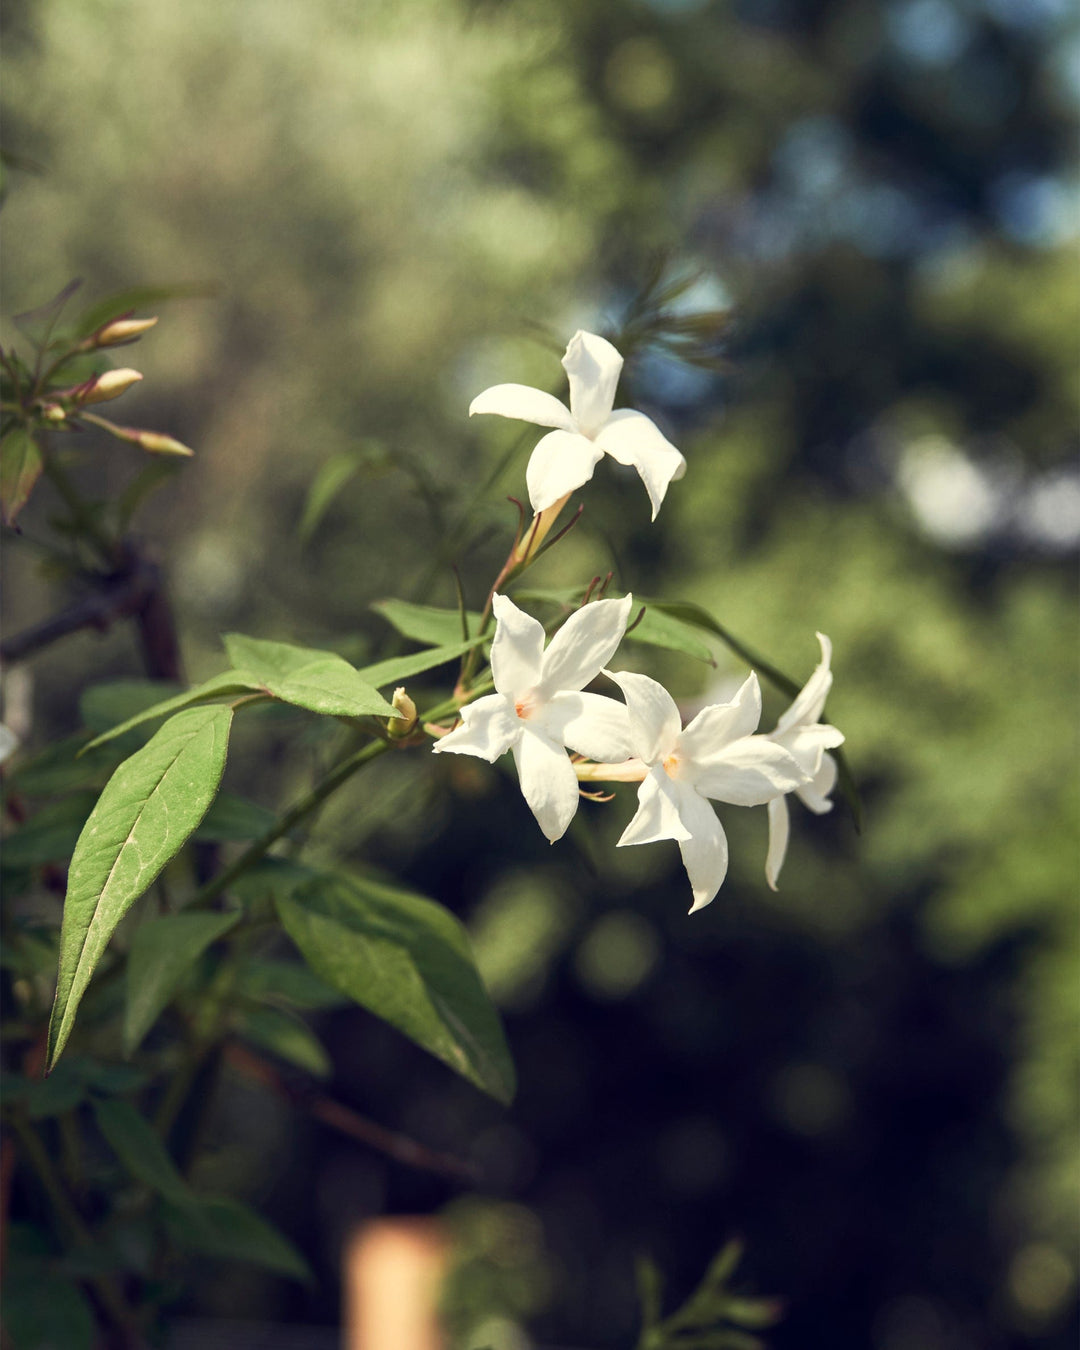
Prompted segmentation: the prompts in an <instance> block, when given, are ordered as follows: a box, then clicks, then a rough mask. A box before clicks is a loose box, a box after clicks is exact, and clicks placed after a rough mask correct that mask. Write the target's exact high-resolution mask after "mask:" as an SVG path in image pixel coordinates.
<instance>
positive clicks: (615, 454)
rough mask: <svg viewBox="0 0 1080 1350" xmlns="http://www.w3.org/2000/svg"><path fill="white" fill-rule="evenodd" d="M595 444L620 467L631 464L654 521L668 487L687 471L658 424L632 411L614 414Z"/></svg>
mask: <svg viewBox="0 0 1080 1350" xmlns="http://www.w3.org/2000/svg"><path fill="white" fill-rule="evenodd" d="M596 443H597V445H599V446H601V447H602V449H603V450H605V451H606V453H607V454H609V455H610V456H611V457H612V458H613V459H617V460H618V461H619V463H620V464H632V465H633V466H634V468H635V469H637V471H638V473H639V475H640V476H641V481H642V482H643V483H644V484H645V488H646V491H647V492H648V494H649V501H650V502H652V518H653V520H655V519H656V513H657V512H658V511H659V510H660V504H661V502H662V501H663V500H664V494H665V493H666V492H667V489H668V484H669V483H670V482H672V480H673V479H676V478H681V477H682V476H683V474H684V473H685V472H686V460H685V459H683V457H682V455H681V454H680V453H679V451H678V450H676V449H675V447H674V446H673V445H672V444H671V442H670V441H669V440H668V439H667V437H666V436H665V435H664V434H663V432H662V431H661V430H660V428H659V427H658V426H657V425H656V423H655V422H652V421H650V420H649V418H647V417H646V416H645V414H644V413H639V412H634V411H632V409H630V408H620V410H619V411H618V412H613V413H612V414H611V416H610V417H609V418H608V420H607V421H606V422H605V423H604V425H603V426H602V427H601V428H600V430H599V432H598V433H597V436H596Z"/></svg>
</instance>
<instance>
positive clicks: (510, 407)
mask: <svg viewBox="0 0 1080 1350" xmlns="http://www.w3.org/2000/svg"><path fill="white" fill-rule="evenodd" d="M477 413H494V414H495V415H496V416H497V417H515V418H517V419H518V421H520V422H532V423H533V424H534V425H536V426H538V427H561V428H562V429H563V430H564V431H570V430H572V428H573V425H574V419H573V418H572V417H571V416H570V409H569V408H568V407H567V406H566V405H565V404H564V403H560V402H559V400H558V399H557V398H556V397H555V395H554V394H545V393H544V391H543V390H542V389H534V388H533V387H532V386H531V385H528V384H493V385H492V386H491V388H490V389H485V390H484V392H483V393H482V394H477V396H476V397H475V398H474V399H473V401H472V402H471V403H470V404H469V416H470V417H474V416H475V415H476V414H477Z"/></svg>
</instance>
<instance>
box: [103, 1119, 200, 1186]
mask: <svg viewBox="0 0 1080 1350" xmlns="http://www.w3.org/2000/svg"><path fill="white" fill-rule="evenodd" d="M94 1119H95V1120H96V1121H97V1126H98V1129H99V1130H100V1131H101V1133H102V1134H103V1135H104V1136H105V1139H106V1140H107V1142H108V1144H109V1147H110V1148H111V1149H112V1151H113V1152H114V1153H115V1154H116V1156H117V1157H118V1158H119V1159H120V1161H121V1162H122V1163H123V1164H124V1166H125V1168H126V1169H127V1170H128V1171H129V1172H130V1173H131V1175H132V1176H133V1177H134V1178H135V1180H136V1181H141V1182H142V1184H143V1185H144V1186H149V1187H150V1189H151V1190H152V1191H157V1193H158V1194H159V1195H163V1196H165V1197H166V1199H168V1200H173V1201H175V1202H177V1203H180V1204H183V1203H186V1202H188V1201H190V1200H192V1199H193V1196H192V1192H191V1188H190V1187H189V1186H188V1184H187V1182H186V1181H185V1180H184V1178H183V1177H182V1176H181V1175H180V1171H179V1169H178V1168H177V1166H176V1164H175V1163H174V1162H173V1160H172V1158H170V1157H169V1154H168V1152H167V1151H166V1148H165V1145H164V1144H163V1143H162V1142H161V1139H160V1137H159V1136H158V1135H157V1134H156V1132H155V1131H154V1129H153V1127H152V1126H151V1125H150V1123H149V1122H148V1121H147V1120H145V1119H144V1118H143V1117H142V1116H141V1115H139V1113H138V1111H136V1110H135V1108H134V1107H133V1106H132V1105H131V1104H130V1103H129V1102H125V1101H118V1100H117V1099H116V1098H109V1100H107V1101H95V1102H94Z"/></svg>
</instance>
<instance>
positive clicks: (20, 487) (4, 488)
mask: <svg viewBox="0 0 1080 1350" xmlns="http://www.w3.org/2000/svg"><path fill="white" fill-rule="evenodd" d="M43 467H44V465H43V462H42V458H41V451H40V449H39V448H38V443H37V441H35V440H34V437H33V436H32V435H31V433H30V432H29V431H27V430H26V428H25V427H12V429H11V430H10V431H9V432H7V433H6V434H5V436H4V439H3V440H2V441H0V514H2V515H3V519H4V524H5V525H14V523H15V517H16V516H17V515H18V514H19V512H20V511H21V510H22V509H23V507H24V506H25V505H26V502H27V499H28V498H29V496H30V493H31V492H33V490H34V484H35V483H36V482H37V480H38V479H39V478H40V477H41V470H42V468H43Z"/></svg>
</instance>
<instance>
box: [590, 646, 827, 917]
mask: <svg viewBox="0 0 1080 1350" xmlns="http://www.w3.org/2000/svg"><path fill="white" fill-rule="evenodd" d="M605 673H606V674H608V675H610V676H611V678H612V679H613V680H614V681H615V682H616V683H617V684H618V685H619V687H620V689H622V691H623V694H624V696H625V698H626V704H627V709H628V712H629V715H630V741H631V745H632V747H633V751H634V754H635V755H636V756H637V758H638V760H639V761H640V762H641V766H642V768H643V770H646V772H645V773H644V774H643V781H642V783H641V787H640V788H639V789H638V809H637V814H636V815H635V816H634V818H633V820H632V821H631V822H630V824H629V825H628V826H627V827H626V829H625V830H624V831H623V835H622V838H621V839H620V840H619V844H620V846H621V845H626V844H652V843H655V842H657V841H658V840H661V839H674V840H676V841H677V842H678V845H679V850H680V852H681V853H682V860H683V864H684V866H685V867H686V872H687V876H688V877H689V878H690V885H691V887H692V889H693V892H694V903H693V905H692V906H691V907H690V913H691V914H693V912H694V911H695V910H698V909H701V908H702V907H703V906H705V905H707V904H708V903H709V901H710V900H712V898H713V897H714V896H715V895H716V892H717V891H718V890H719V889H720V886H721V883H722V882H723V880H724V877H725V876H726V875H727V866H728V847H727V837H726V835H725V834H724V829H723V826H722V825H721V824H720V821H719V820H718V819H717V816H716V812H715V811H714V810H713V808H712V806H711V805H710V800H711V801H718V802H730V803H732V804H733V805H735V806H760V805H763V804H764V803H766V802H769V801H771V800H772V799H773V798H775V797H777V796H779V795H780V794H782V793H785V792H791V791H792V790H793V789H796V788H798V787H800V786H802V785H803V784H805V783H808V782H809V778H810V775H809V774H808V773H807V772H806V771H805V770H804V769H803V768H802V767H801V765H800V763H799V761H798V760H797V759H796V758H795V756H794V755H793V754H792V753H791V752H790V750H788V749H787V748H786V747H785V746H783V745H780V744H778V743H777V742H775V741H773V740H771V739H770V738H769V737H767V736H755V735H754V734H753V732H754V731H755V730H756V729H757V724H758V722H759V720H760V718H761V689H760V688H759V686H758V681H757V676H756V675H754V674H753V673H751V674H750V676H749V678H748V679H747V680H746V681H745V682H744V684H743V685H742V687H741V688H740V690H739V692H738V693H737V694H736V695H735V698H734V699H733V700H732V701H731V702H730V703H717V704H713V705H711V706H710V707H708V708H703V709H702V710H701V712H700V713H698V715H697V717H695V718H694V720H693V721H692V722H691V723H690V724H689V726H687V727H685V728H683V726H682V719H681V718H680V716H679V710H678V708H677V707H676V706H675V701H674V699H673V698H672V697H671V695H670V694H669V693H668V692H667V690H666V689H665V688H664V687H663V685H660V684H658V683H657V682H656V681H655V680H652V679H650V678H649V677H648V676H647V675H638V674H635V673H633V672H630V671H621V672H618V673H615V672H612V671H607V672H605ZM601 772H602V771H601ZM597 776H598V777H599V776H600V773H598V774H597ZM613 776H614V775H613ZM624 776H625V769H624Z"/></svg>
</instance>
